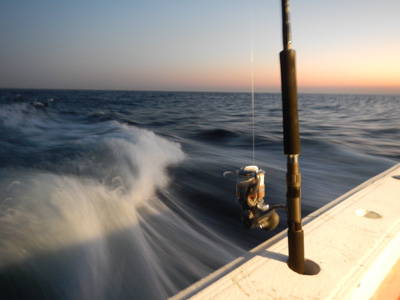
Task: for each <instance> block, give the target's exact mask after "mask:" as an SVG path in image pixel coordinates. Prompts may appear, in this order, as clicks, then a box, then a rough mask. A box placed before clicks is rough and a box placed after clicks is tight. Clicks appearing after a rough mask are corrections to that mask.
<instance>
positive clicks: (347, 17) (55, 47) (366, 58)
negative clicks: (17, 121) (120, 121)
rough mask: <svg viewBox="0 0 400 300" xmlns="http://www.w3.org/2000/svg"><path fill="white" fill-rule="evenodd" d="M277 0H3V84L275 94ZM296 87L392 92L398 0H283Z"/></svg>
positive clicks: (397, 68) (398, 50)
mask: <svg viewBox="0 0 400 300" xmlns="http://www.w3.org/2000/svg"><path fill="white" fill-rule="evenodd" d="M280 5H281V1H279V0H230V1H228V0H201V1H194V0H143V1H140V0H119V1H118V0H116V1H111V0H109V1H103V0H97V1H86V0H79V1H77V0H69V1H60V0H39V1H29V0H28V1H23V0H18V1H15V0H1V1H0V88H60V89H117V90H120V89H123V90H173V91H179V90H184V91H250V90H251V53H252V50H251V49H254V50H253V51H254V65H253V66H254V78H255V91H256V92H279V91H280V73H279V72H280V70H279V52H280V51H281V49H282V33H281V8H280ZM290 5H291V21H292V37H293V38H292V41H293V49H295V50H296V52H297V78H298V89H299V92H322V93H385V94H388V93H389V94H390V93H392V94H400V15H399V13H400V1H399V0H385V1H383V0H363V1H362V0H330V1H328V0H292V1H291V2H290Z"/></svg>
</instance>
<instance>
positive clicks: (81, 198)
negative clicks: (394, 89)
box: [0, 90, 400, 299]
mask: <svg viewBox="0 0 400 300" xmlns="http://www.w3.org/2000/svg"><path fill="white" fill-rule="evenodd" d="M255 101H256V107H255V116H256V117H255V134H256V135H255V141H256V145H255V149H256V153H255V156H256V161H255V162H256V164H257V165H258V166H259V167H261V168H262V169H264V170H265V171H266V193H267V196H266V201H267V202H269V203H271V204H278V203H284V202H285V180H284V178H285V172H286V169H285V168H286V159H285V157H284V155H283V147H282V114H281V99H280V95H278V94H256V98H255ZM299 116H300V131H301V143H302V153H301V155H300V172H301V174H302V204H303V207H302V208H303V215H304V216H305V215H307V214H309V213H310V212H312V211H314V210H315V209H317V208H319V207H321V206H323V205H324V204H326V203H328V202H330V201H332V200H334V199H335V198H336V197H338V196H340V195H341V194H343V193H344V192H346V191H348V190H350V189H351V188H353V187H355V186H356V185H358V184H360V183H361V182H363V181H365V180H366V179H368V178H370V177H371V176H374V175H376V174H378V173H380V172H382V171H384V170H385V169H387V168H389V167H390V166H392V165H394V164H395V163H397V162H399V160H400V150H399V141H400V131H399V128H400V118H399V116H400V97H399V96H366V95H363V96H355V95H300V96H299ZM0 132H1V138H0V298H1V299H27V298H29V299H164V298H167V297H168V296H172V295H173V294H175V293H176V292H178V291H179V290H181V289H182V288H184V287H186V286H188V285H189V284H191V283H193V282H195V281H196V280H198V279H200V278H202V277H203V276H205V275H207V274H209V273H210V272H212V271H213V270H215V269H217V268H219V267H221V266H223V265H224V264H226V263H228V262H229V261H231V260H232V259H234V258H235V257H237V256H239V255H241V254H242V253H243V252H244V251H247V250H249V249H250V248H252V247H254V246H256V245H257V244H259V243H260V242H262V241H264V240H265V239H267V238H268V237H271V236H272V235H274V234H276V233H278V232H279V231H281V230H283V229H284V228H285V224H286V222H285V220H286V217H285V215H283V214H280V217H281V223H280V226H279V227H278V228H277V229H275V230H274V231H273V232H262V231H258V230H246V229H244V228H243V227H242V225H241V221H240V207H239V206H238V205H237V204H236V203H235V186H234V183H233V182H231V181H229V180H227V179H225V178H223V177H222V173H223V172H224V171H226V170H235V169H238V168H239V167H241V166H244V165H248V164H252V119H251V99H250V95H248V94H233V93H171V92H105V91H102V92H97V91H40V90H35V91H29V90H1V91H0Z"/></svg>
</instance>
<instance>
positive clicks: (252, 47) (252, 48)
mask: <svg viewBox="0 0 400 300" xmlns="http://www.w3.org/2000/svg"><path fill="white" fill-rule="evenodd" d="M253 5H254V2H253V1H251V46H250V51H251V60H250V64H251V67H250V68H251V71H250V72H251V111H252V123H253V124H252V125H253V165H255V134H254V16H253V10H254V9H253Z"/></svg>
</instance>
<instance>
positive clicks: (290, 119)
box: [280, 49, 300, 155]
mask: <svg viewBox="0 0 400 300" xmlns="http://www.w3.org/2000/svg"><path fill="white" fill-rule="evenodd" d="M280 62H281V82H282V108H283V109H282V113H283V136H284V153H285V154H286V155H295V154H300V134H299V116H298V111H297V83H296V52H295V51H294V50H292V49H285V50H283V51H282V52H281V53H280Z"/></svg>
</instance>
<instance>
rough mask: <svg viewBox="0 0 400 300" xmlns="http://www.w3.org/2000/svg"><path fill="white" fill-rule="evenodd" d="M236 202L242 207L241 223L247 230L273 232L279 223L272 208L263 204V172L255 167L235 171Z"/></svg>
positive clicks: (275, 207)
mask: <svg viewBox="0 0 400 300" xmlns="http://www.w3.org/2000/svg"><path fill="white" fill-rule="evenodd" d="M236 175H237V181H236V201H237V202H238V204H240V205H241V206H242V222H243V225H244V226H245V227H247V228H260V229H264V230H273V229H274V228H275V227H276V226H277V225H278V223H279V216H278V214H277V213H276V212H275V209H277V208H282V207H281V206H274V207H272V208H269V205H268V204H265V203H264V196H265V185H264V176H265V172H264V171H263V170H261V169H259V168H258V167H257V166H246V167H243V168H240V169H239V170H237V171H236Z"/></svg>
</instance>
